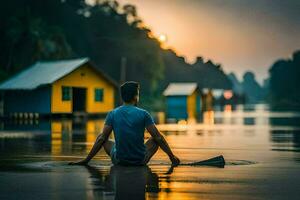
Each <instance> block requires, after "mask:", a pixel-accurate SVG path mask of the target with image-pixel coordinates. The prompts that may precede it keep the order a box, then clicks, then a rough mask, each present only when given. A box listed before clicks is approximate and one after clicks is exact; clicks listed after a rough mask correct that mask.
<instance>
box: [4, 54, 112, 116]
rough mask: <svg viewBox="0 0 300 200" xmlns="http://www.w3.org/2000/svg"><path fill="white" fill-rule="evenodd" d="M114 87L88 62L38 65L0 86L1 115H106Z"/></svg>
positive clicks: (61, 62) (52, 62)
mask: <svg viewBox="0 0 300 200" xmlns="http://www.w3.org/2000/svg"><path fill="white" fill-rule="evenodd" d="M117 85H118V84H117V83H116V82H115V81H114V80H113V79H111V78H110V77H109V76H107V75H106V74H105V73H103V72H102V71H101V70H100V69H99V68H97V67H95V65H94V64H93V63H92V62H91V61H90V60H89V59H88V58H80V59H73V60H60V61H51V62H37V63H35V64H34V65H32V66H31V67H29V68H27V69H26V70H24V71H22V72H20V73H19V74H17V75H16V76H14V77H12V78H11V79H9V80H7V81H5V82H4V83H2V84H1V85H0V90H2V91H3V92H4V113H23V114H25V113H39V114H67V113H69V114H70V113H74V112H84V113H88V114H97V113H107V112H109V111H110V110H112V109H113V108H114V105H115V89H116V87H117Z"/></svg>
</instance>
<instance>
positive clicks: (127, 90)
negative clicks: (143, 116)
mask: <svg viewBox="0 0 300 200" xmlns="http://www.w3.org/2000/svg"><path fill="white" fill-rule="evenodd" d="M139 89H140V84H139V83H138V82H134V81H127V82H125V83H123V84H122V85H121V87H120V90H121V98H122V100H123V101H124V102H126V103H128V102H131V101H132V100H133V99H134V97H135V96H136V95H137V94H138V90H139Z"/></svg>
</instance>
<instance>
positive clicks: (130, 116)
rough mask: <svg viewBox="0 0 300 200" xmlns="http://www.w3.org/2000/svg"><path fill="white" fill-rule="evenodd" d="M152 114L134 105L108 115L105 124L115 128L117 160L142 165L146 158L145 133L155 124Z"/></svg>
mask: <svg viewBox="0 0 300 200" xmlns="http://www.w3.org/2000/svg"><path fill="white" fill-rule="evenodd" d="M153 123H154V122H153V119H152V117H151V116H150V114H149V113H148V112H147V111H145V110H143V109H140V108H138V107H136V106H133V105H122V106H120V107H118V108H116V109H114V110H112V111H111V112H109V113H108V115H107V117H106V120H105V124H106V125H110V126H112V127H113V131H114V135H115V145H116V146H115V151H116V158H117V159H118V160H119V161H121V162H125V163H128V164H140V163H142V162H143V160H144V158H145V153H146V149H145V145H144V131H145V127H147V126H148V125H150V124H153Z"/></svg>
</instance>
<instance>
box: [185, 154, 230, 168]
mask: <svg viewBox="0 0 300 200" xmlns="http://www.w3.org/2000/svg"><path fill="white" fill-rule="evenodd" d="M180 165H190V166H201V165H202V166H203V165H205V166H214V167H224V165H225V159H224V157H223V156H222V155H220V156H216V157H213V158H210V159H207V160H201V161H198V162H191V163H180Z"/></svg>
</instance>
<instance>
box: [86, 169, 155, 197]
mask: <svg viewBox="0 0 300 200" xmlns="http://www.w3.org/2000/svg"><path fill="white" fill-rule="evenodd" d="M86 169H87V170H88V172H89V173H90V175H91V176H90V181H91V183H92V184H93V185H94V189H93V197H96V198H101V197H102V196H103V193H105V194H106V195H111V196H114V199H116V200H125V199H132V200H135V199H136V200H142V199H145V197H146V196H145V194H146V192H151V193H157V192H159V183H158V176H157V174H155V173H153V172H152V171H151V169H150V168H149V167H148V166H145V167H122V166H112V167H110V170H109V173H108V174H107V173H106V172H103V171H102V170H101V169H98V168H96V167H91V166H87V167H86Z"/></svg>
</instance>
